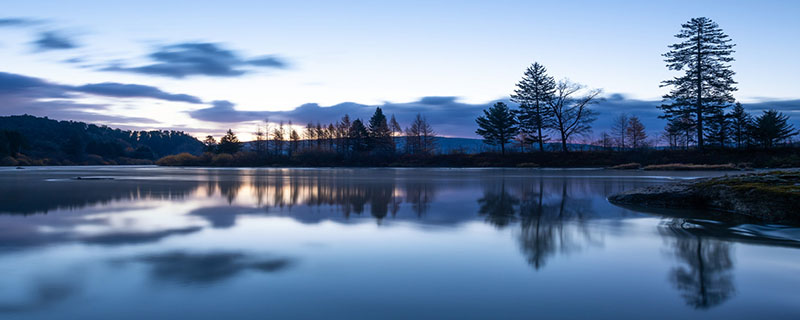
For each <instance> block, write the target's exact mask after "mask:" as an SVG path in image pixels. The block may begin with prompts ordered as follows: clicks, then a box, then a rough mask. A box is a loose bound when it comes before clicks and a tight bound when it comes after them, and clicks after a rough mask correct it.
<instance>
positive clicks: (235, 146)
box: [217, 129, 242, 154]
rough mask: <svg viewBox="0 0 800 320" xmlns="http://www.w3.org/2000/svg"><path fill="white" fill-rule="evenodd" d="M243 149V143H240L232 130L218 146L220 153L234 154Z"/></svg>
mask: <svg viewBox="0 0 800 320" xmlns="http://www.w3.org/2000/svg"><path fill="white" fill-rule="evenodd" d="M241 149H242V143H241V142H239V138H237V137H236V134H234V133H233V131H232V130H231V129H228V132H226V133H225V135H224V136H223V137H222V138H221V139H219V145H218V146H217V150H219V153H230V154H233V153H237V152H239V150H241Z"/></svg>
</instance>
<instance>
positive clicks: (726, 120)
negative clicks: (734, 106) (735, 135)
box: [706, 109, 731, 148]
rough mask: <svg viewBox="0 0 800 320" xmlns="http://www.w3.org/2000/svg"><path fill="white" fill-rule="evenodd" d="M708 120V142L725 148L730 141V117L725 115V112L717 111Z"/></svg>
mask: <svg viewBox="0 0 800 320" xmlns="http://www.w3.org/2000/svg"><path fill="white" fill-rule="evenodd" d="M707 120H708V130H707V131H706V140H708V142H709V143H711V144H713V145H716V146H719V147H720V148H724V147H725V145H726V144H728V142H729V140H730V131H731V130H730V126H731V121H730V117H729V115H728V114H726V113H724V111H723V110H721V109H717V111H715V112H714V113H713V114H712V115H711V116H709V117H708V119H707Z"/></svg>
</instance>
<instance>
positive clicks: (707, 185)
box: [608, 169, 800, 225]
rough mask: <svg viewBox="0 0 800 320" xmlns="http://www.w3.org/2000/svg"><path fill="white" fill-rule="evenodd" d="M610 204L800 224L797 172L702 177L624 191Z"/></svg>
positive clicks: (612, 198)
mask: <svg viewBox="0 0 800 320" xmlns="http://www.w3.org/2000/svg"><path fill="white" fill-rule="evenodd" d="M608 200H609V201H610V202H611V203H614V204H618V205H632V206H641V207H656V208H680V209H708V210H715V211H721V212H727V213H733V214H737V215H743V216H748V217H751V218H755V219H757V220H759V221H762V222H766V223H785V224H793V225H797V224H800V210H798V208H797V205H798V204H800V170H797V169H794V170H782V171H770V172H760V173H751V174H743V175H733V176H724V177H716V178H703V179H695V180H690V181H682V182H677V183H671V184H663V185H654V186H648V187H643V188H638V189H633V190H628V191H624V192H621V193H618V194H614V195H612V196H610V197H608Z"/></svg>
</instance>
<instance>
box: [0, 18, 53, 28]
mask: <svg viewBox="0 0 800 320" xmlns="http://www.w3.org/2000/svg"><path fill="white" fill-rule="evenodd" d="M43 23H44V20H38V19H30V18H18V17H13V18H0V27H30V26H35V25H40V24H43Z"/></svg>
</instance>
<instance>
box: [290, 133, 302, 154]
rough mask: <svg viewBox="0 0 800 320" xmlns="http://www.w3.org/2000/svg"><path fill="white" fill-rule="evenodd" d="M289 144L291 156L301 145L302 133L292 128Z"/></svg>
mask: <svg viewBox="0 0 800 320" xmlns="http://www.w3.org/2000/svg"><path fill="white" fill-rule="evenodd" d="M289 144H290V146H289V156H291V155H292V154H293V153H295V152H297V148H298V146H299V145H300V134H298V133H297V130H295V129H292V133H290V134H289Z"/></svg>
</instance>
